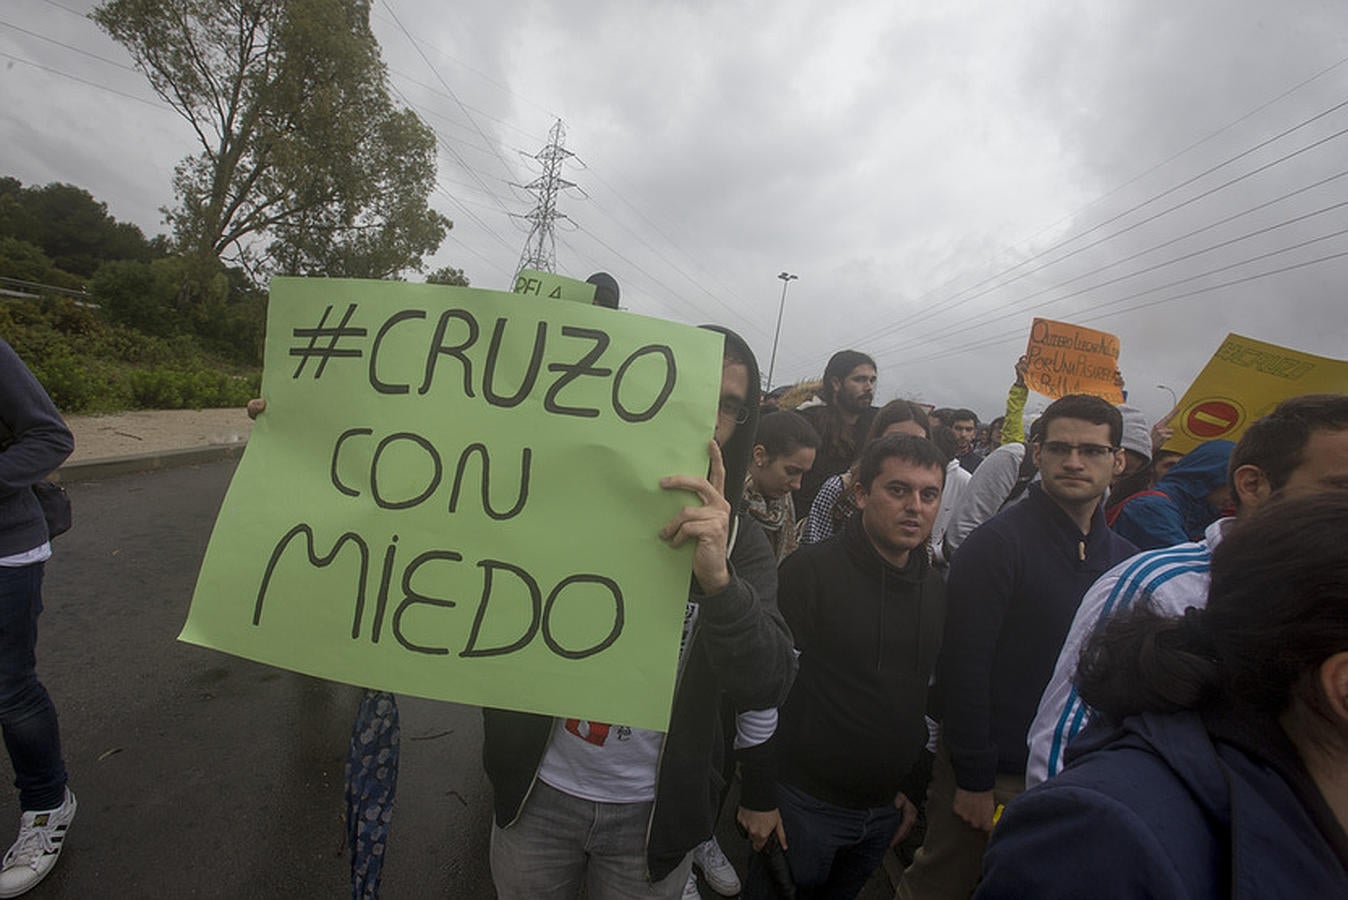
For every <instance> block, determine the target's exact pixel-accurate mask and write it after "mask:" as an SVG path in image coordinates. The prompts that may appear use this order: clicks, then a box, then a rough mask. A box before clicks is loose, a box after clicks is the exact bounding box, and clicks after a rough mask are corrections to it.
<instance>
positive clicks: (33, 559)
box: [0, 541, 51, 569]
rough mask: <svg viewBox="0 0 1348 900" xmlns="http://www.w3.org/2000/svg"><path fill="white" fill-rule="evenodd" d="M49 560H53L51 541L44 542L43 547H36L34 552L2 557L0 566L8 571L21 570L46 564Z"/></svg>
mask: <svg viewBox="0 0 1348 900" xmlns="http://www.w3.org/2000/svg"><path fill="white" fill-rule="evenodd" d="M49 559H51V541H43V542H42V545H41V546H39V547H34V548H33V549H32V550H25V551H23V552H22V553H15V554H13V555H11V556H0V566H3V567H4V568H6V569H19V568H22V567H23V566H31V565H34V564H36V563H40V562H46V561H47V560H49Z"/></svg>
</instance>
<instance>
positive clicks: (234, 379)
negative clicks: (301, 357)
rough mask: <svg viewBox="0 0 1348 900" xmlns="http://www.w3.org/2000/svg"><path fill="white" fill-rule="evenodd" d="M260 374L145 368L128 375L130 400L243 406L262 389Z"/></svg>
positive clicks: (170, 405) (146, 404) (150, 404)
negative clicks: (229, 373)
mask: <svg viewBox="0 0 1348 900" xmlns="http://www.w3.org/2000/svg"><path fill="white" fill-rule="evenodd" d="M261 382H262V377H261V375H228V374H225V373H223V372H211V371H206V370H202V369H198V370H195V371H188V370H182V369H149V370H139V371H133V372H132V373H131V376H130V387H131V400H132V403H134V404H135V405H136V406H137V407H140V408H143V409H208V408H216V407H222V406H243V405H244V404H246V403H247V402H248V401H249V399H251V398H253V397H256V396H257V395H258V394H259V393H260V392H261V390H262V383H261Z"/></svg>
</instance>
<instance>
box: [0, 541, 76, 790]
mask: <svg viewBox="0 0 1348 900" xmlns="http://www.w3.org/2000/svg"><path fill="white" fill-rule="evenodd" d="M42 568H43V564H42V563H36V564H34V565H31V566H19V567H17V568H8V567H4V566H0V727H3V729H4V733H5V749H6V750H8V751H9V760H10V762H11V763H12V764H13V765H14V786H15V787H17V788H18V789H19V806H20V807H22V808H23V809H25V810H30V809H54V808H55V807H58V806H60V805H61V803H62V801H63V800H65V787H66V767H65V762H64V761H63V760H62V759H61V732H60V730H59V728H58V727H57V724H56V707H55V706H54V705H52V702H51V697H49V696H47V690H46V688H44V687H43V686H42V683H41V682H39V681H38V680H37V617H38V615H39V614H40V613H41V612H42Z"/></svg>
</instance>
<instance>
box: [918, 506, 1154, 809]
mask: <svg viewBox="0 0 1348 900" xmlns="http://www.w3.org/2000/svg"><path fill="white" fill-rule="evenodd" d="M1136 552H1137V548H1136V547H1134V546H1133V545H1132V544H1130V543H1129V542H1128V541H1126V540H1124V539H1123V538H1121V537H1119V536H1118V535H1116V534H1114V533H1113V532H1112V531H1110V530H1109V527H1108V526H1107V525H1106V524H1105V517H1104V512H1103V511H1102V510H1101V509H1100V508H1099V507H1097V508H1096V510H1095V517H1094V518H1093V519H1092V521H1091V530H1090V534H1088V535H1085V536H1083V535H1082V534H1081V530H1080V529H1079V528H1078V527H1077V525H1076V523H1075V522H1073V521H1072V520H1071V518H1069V517H1068V515H1067V513H1065V512H1063V511H1062V509H1061V508H1059V506H1058V505H1057V504H1056V503H1054V502H1053V500H1052V499H1051V498H1050V497H1049V496H1048V495H1047V494H1045V493H1044V492H1043V490H1042V489H1041V488H1040V486H1039V485H1038V484H1032V485H1030V487H1029V490H1028V492H1027V495H1026V498H1025V500H1024V501H1023V502H1021V503H1018V504H1016V505H1015V506H1012V507H1010V508H1009V509H1006V510H1004V511H1003V512H1001V513H999V514H998V515H996V516H994V517H993V518H991V519H989V520H988V521H987V522H985V523H984V524H983V525H981V526H980V527H979V528H977V529H975V530H974V531H973V533H972V534H970V535H969V537H968V538H966V539H965V541H964V543H963V544H961V545H960V548H959V552H958V553H956V554H955V558H954V561H953V562H952V564H951V567H950V579H949V582H948V583H947V585H946V604H947V606H946V621H945V638H944V640H943V641H942V645H941V658H940V662H939V664H938V665H937V669H936V681H937V691H938V696H939V697H940V702H941V711H942V720H941V725H942V736H943V739H944V741H945V745H946V747H947V749H948V750H949V751H950V761H951V764H952V765H953V766H954V769H955V781H956V783H957V784H958V785H959V786H960V787H961V788H963V789H964V790H966V791H987V790H991V789H992V787H993V785H994V783H995V782H996V777H997V775H998V773H1019V774H1023V773H1024V772H1025V762H1026V759H1027V756H1028V752H1027V750H1026V747H1025V735H1026V733H1027V732H1028V731H1029V728H1030V722H1031V721H1032V720H1033V719H1034V714H1035V710H1036V709H1037V708H1038V706H1039V698H1040V696H1041V695H1042V694H1043V692H1044V686H1045V685H1047V684H1048V680H1049V677H1050V676H1051V675H1052V674H1053V666H1054V664H1055V663H1056V662H1057V660H1058V653H1059V652H1060V651H1061V650H1062V645H1063V640H1064V639H1065V638H1066V637H1067V631H1068V629H1069V628H1070V627H1071V624H1072V618H1073V616H1075V615H1076V611H1077V606H1078V605H1080V603H1081V598H1082V596H1083V595H1084V594H1085V593H1086V589H1087V588H1089V587H1090V586H1091V584H1092V583H1094V581H1095V580H1096V579H1097V578H1099V577H1100V576H1101V575H1103V574H1104V573H1105V572H1106V571H1108V570H1109V569H1111V568H1112V567H1113V566H1114V565H1115V564H1117V563H1119V562H1122V561H1123V560H1125V559H1127V558H1128V557H1130V556H1132V555H1133V554H1134V553H1136Z"/></svg>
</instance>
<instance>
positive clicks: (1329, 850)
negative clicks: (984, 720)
mask: <svg viewBox="0 0 1348 900" xmlns="http://www.w3.org/2000/svg"><path fill="white" fill-rule="evenodd" d="M1120 745H1122V746H1132V747H1140V748H1143V749H1146V750H1148V751H1149V752H1150V753H1152V754H1154V755H1155V756H1157V757H1159V758H1160V759H1161V760H1162V761H1163V762H1164V763H1165V765H1166V766H1167V767H1168V768H1169V770H1170V772H1171V773H1172V774H1173V775H1174V777H1175V778H1177V779H1178V780H1179V781H1180V782H1182V783H1183V785H1184V787H1185V788H1186V791H1187V796H1188V797H1189V798H1190V799H1191V800H1192V801H1193V802H1194V803H1195V804H1197V806H1198V807H1199V809H1200V810H1201V811H1202V813H1203V815H1204V818H1205V820H1206V821H1208V822H1209V823H1210V825H1211V826H1212V833H1213V837H1214V838H1215V839H1216V840H1218V841H1219V842H1222V843H1224V844H1225V846H1226V850H1227V857H1228V859H1229V860H1230V869H1229V872H1228V873H1227V877H1228V878H1229V884H1230V896H1233V897H1269V896H1292V894H1289V893H1287V884H1286V883H1285V881H1284V880H1283V877H1282V874H1281V873H1283V872H1297V873H1301V874H1307V873H1313V872H1315V871H1316V870H1317V869H1318V870H1320V871H1323V870H1324V869H1323V867H1324V866H1325V864H1326V862H1327V861H1331V862H1330V869H1331V871H1332V869H1333V868H1334V867H1333V864H1332V859H1333V858H1334V857H1337V859H1338V864H1339V866H1341V867H1342V868H1341V869H1340V870H1339V877H1340V878H1342V874H1343V871H1344V870H1346V869H1348V834H1345V833H1344V831H1343V829H1342V828H1341V827H1340V826H1339V824H1338V821H1337V820H1336V819H1335V817H1334V814H1333V812H1332V811H1331V810H1330V808H1329V806H1328V804H1326V803H1325V801H1324V798H1323V797H1322V796H1321V795H1320V793H1319V791H1318V789H1317V788H1316V787H1315V783H1314V782H1313V781H1312V779H1311V777H1310V775H1309V773H1308V772H1307V770H1306V768H1305V766H1304V764H1303V763H1302V762H1301V759H1300V756H1299V755H1298V753H1297V750H1296V748H1295V747H1294V746H1293V744H1292V742H1291V741H1290V740H1289V739H1288V738H1287V735H1286V733H1285V732H1283V730H1282V728H1281V727H1280V726H1279V725H1278V723H1277V721H1276V720H1274V719H1270V718H1267V717H1265V716H1262V715H1261V714H1259V713H1256V712H1253V711H1244V710H1235V709H1231V708H1226V707H1217V708H1214V709H1209V710H1207V711H1205V712H1203V713H1198V712H1180V713H1159V712H1147V713H1142V714H1140V715H1135V716H1129V717H1128V718H1126V719H1124V720H1123V722H1122V723H1121V724H1120V725H1118V726H1116V727H1112V728H1111V727H1103V728H1099V729H1092V728H1087V730H1086V731H1085V732H1083V733H1082V735H1081V738H1080V739H1079V740H1078V741H1077V742H1075V743H1073V744H1072V746H1071V748H1070V749H1069V751H1068V755H1069V760H1074V759H1076V758H1078V757H1084V756H1086V755H1087V754H1089V753H1091V752H1092V751H1095V750H1105V749H1109V748H1112V747H1117V746H1120ZM1135 787H1136V789H1137V790H1139V791H1141V792H1143V795H1145V790H1146V787H1147V786H1146V785H1145V784H1138V785H1135Z"/></svg>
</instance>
